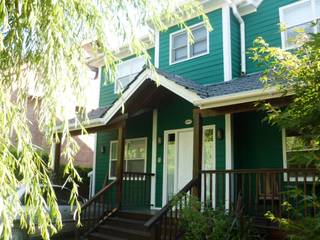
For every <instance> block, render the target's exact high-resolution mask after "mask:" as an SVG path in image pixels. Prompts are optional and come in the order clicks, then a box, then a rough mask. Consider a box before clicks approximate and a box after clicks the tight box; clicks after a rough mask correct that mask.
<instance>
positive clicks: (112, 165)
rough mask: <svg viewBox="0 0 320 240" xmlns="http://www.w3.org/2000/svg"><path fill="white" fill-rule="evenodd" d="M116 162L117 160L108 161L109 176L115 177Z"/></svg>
mask: <svg viewBox="0 0 320 240" xmlns="http://www.w3.org/2000/svg"><path fill="white" fill-rule="evenodd" d="M116 163H117V161H111V162H110V176H109V177H116Z"/></svg>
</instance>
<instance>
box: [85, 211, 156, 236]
mask: <svg viewBox="0 0 320 240" xmlns="http://www.w3.org/2000/svg"><path fill="white" fill-rule="evenodd" d="M154 213H155V212H132V211H120V212H117V213H115V214H114V216H112V217H109V218H108V219H107V220H106V221H105V222H103V223H102V224H101V225H99V226H98V227H97V228H96V230H95V231H94V232H92V233H90V234H89V235H88V240H128V239H130V240H148V239H151V233H150V231H148V230H147V229H146V228H145V227H144V224H145V223H146V222H147V221H148V220H149V219H151V218H152V217H153V216H154Z"/></svg>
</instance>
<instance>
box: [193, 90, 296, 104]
mask: <svg viewBox="0 0 320 240" xmlns="http://www.w3.org/2000/svg"><path fill="white" fill-rule="evenodd" d="M289 95H293V92H288V93H287V94H286V96H289ZM283 96H284V93H283V92H282V91H280V90H279V88H278V87H271V88H266V89H258V90H252V91H246V92H241V93H233V94H227V95H223V96H217V97H211V98H206V99H202V100H200V101H197V102H195V104H197V105H198V106H199V107H200V109H207V108H216V107H223V106H229V105H234V104H240V103H247V102H255V101H261V100H266V99H272V98H278V97H283Z"/></svg>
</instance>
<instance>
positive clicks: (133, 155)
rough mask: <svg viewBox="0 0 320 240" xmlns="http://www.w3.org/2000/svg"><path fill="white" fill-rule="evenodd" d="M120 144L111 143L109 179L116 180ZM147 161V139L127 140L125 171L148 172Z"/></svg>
mask: <svg viewBox="0 0 320 240" xmlns="http://www.w3.org/2000/svg"><path fill="white" fill-rule="evenodd" d="M117 153H118V142H117V141H111V142H110V161H109V177H110V178H111V179H112V178H115V176H116V164H117ZM146 161H147V138H135V139H127V140H126V141H125V153H124V171H126V172H139V173H143V172H145V171H146Z"/></svg>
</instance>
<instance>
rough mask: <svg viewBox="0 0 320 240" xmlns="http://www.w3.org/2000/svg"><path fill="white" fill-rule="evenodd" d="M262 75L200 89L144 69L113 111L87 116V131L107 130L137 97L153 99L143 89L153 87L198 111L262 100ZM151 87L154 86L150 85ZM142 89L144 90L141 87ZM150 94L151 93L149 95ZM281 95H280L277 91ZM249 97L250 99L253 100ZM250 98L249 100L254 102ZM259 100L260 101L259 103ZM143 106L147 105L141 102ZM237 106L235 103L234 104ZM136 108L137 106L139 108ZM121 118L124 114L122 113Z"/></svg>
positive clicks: (175, 77)
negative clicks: (177, 98) (235, 100)
mask: <svg viewBox="0 0 320 240" xmlns="http://www.w3.org/2000/svg"><path fill="white" fill-rule="evenodd" d="M260 77H261V73H254V74H248V75H245V76H242V77H240V78H237V79H233V80H231V81H228V82H221V83H215V84H208V85H201V84H198V83H196V82H194V81H192V80H190V79H186V78H184V77H182V76H179V75H176V74H172V73H167V72H165V71H162V70H159V69H156V70H155V71H152V70H150V69H149V68H144V69H143V70H142V71H141V72H140V73H138V74H137V76H136V77H135V78H134V80H133V81H132V82H131V83H130V84H129V85H128V86H127V87H126V88H125V89H124V90H123V94H122V97H121V98H119V99H117V100H115V101H114V102H113V103H112V104H111V106H110V107H100V108H97V109H95V110H92V111H91V112H89V113H88V121H86V122H84V123H82V124H83V125H84V126H85V127H86V128H92V127H98V126H104V125H106V124H108V123H109V122H110V120H111V119H112V118H114V117H115V116H116V115H118V116H119V112H120V111H121V109H122V110H123V106H124V104H127V102H128V100H129V99H131V101H132V98H133V96H135V95H140V96H141V94H143V95H144V94H146V96H145V97H144V98H152V95H150V96H147V93H145V92H143V91H142V90H141V89H144V90H145V89H146V88H149V87H150V86H153V87H154V86H155V85H157V86H158V85H159V86H161V87H162V89H163V88H164V89H166V90H168V91H169V92H171V93H173V94H175V95H178V96H180V97H182V98H184V99H185V100H186V101H188V102H190V103H191V104H193V105H194V106H197V107H199V108H207V107H208V106H210V107H212V103H214V104H215V102H218V105H217V106H227V105H228V104H229V103H228V101H229V100H230V99H235V97H236V98H237V97H239V96H240V97H241V99H242V101H241V102H245V101H246V100H245V99H246V96H250V97H251V98H252V96H251V95H252V93H254V94H255V95H257V96H261V95H262V94H261V93H262V92H263V91H264V87H263V84H262V83H261V81H260V80H259V78H260ZM150 83H152V84H150ZM142 85H143V86H144V87H142ZM147 92H148V91H147ZM277 92H278V91H277ZM267 94H268V97H267V98H272V97H273V95H272V94H271V95H270V92H269V91H268V92H267ZM250 97H248V99H249V98H250ZM251 98H250V100H251ZM257 100H258V99H257ZM142 103H144V101H142ZM232 104H234V102H232ZM136 105H137V104H135V105H134V106H135V107H136ZM120 114H121V113H120ZM70 128H71V130H76V129H79V126H77V124H76V123H75V121H74V119H72V120H70Z"/></svg>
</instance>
